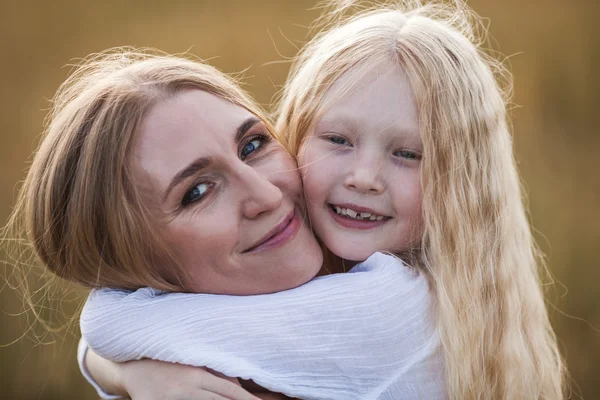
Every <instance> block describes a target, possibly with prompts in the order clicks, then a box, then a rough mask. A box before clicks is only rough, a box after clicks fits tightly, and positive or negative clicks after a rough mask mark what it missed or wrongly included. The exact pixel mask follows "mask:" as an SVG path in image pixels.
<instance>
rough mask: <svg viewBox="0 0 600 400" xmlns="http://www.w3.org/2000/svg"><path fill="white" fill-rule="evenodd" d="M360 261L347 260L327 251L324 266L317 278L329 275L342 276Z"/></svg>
mask: <svg viewBox="0 0 600 400" xmlns="http://www.w3.org/2000/svg"><path fill="white" fill-rule="evenodd" d="M358 263H359V261H351V260H345V259H343V258H341V257H338V256H336V255H335V254H333V253H331V252H329V251H326V252H325V254H324V259H323V266H322V267H321V270H320V271H319V274H318V275H317V276H322V275H329V274H341V273H344V272H348V271H350V269H352V267H354V266H355V265H356V264H358Z"/></svg>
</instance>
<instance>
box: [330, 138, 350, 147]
mask: <svg viewBox="0 0 600 400" xmlns="http://www.w3.org/2000/svg"><path fill="white" fill-rule="evenodd" d="M327 139H328V140H329V141H330V142H331V143H335V144H341V145H342V146H348V145H350V142H349V141H348V140H346V139H345V138H343V137H341V136H334V135H331V136H327Z"/></svg>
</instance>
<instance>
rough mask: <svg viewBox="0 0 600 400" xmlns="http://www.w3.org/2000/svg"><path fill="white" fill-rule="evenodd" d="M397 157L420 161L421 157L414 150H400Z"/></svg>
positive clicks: (396, 153) (396, 154)
mask: <svg viewBox="0 0 600 400" xmlns="http://www.w3.org/2000/svg"><path fill="white" fill-rule="evenodd" d="M394 155H395V156H396V157H401V158H406V159H408V160H419V159H420V158H421V155H420V154H419V153H417V152H416V151H412V150H400V151H397V152H395V153H394Z"/></svg>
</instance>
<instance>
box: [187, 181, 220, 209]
mask: <svg viewBox="0 0 600 400" xmlns="http://www.w3.org/2000/svg"><path fill="white" fill-rule="evenodd" d="M213 186H214V184H213V183H210V182H201V183H198V184H195V186H194V187H192V188H191V189H190V190H188V191H187V192H186V193H185V195H184V196H183V199H181V206H182V207H185V206H188V205H190V204H191V203H195V202H198V201H200V200H202V199H203V198H204V197H205V196H206V195H207V193H208V191H209V190H210V189H211V188H212V187H213Z"/></svg>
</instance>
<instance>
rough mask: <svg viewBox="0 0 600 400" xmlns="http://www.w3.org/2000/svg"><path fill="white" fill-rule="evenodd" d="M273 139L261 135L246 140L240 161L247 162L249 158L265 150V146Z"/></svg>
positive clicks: (241, 148) (242, 146) (241, 150)
mask: <svg viewBox="0 0 600 400" xmlns="http://www.w3.org/2000/svg"><path fill="white" fill-rule="evenodd" d="M271 139H272V138H271V136H270V135H268V134H265V133H259V134H257V135H252V136H250V137H249V138H248V139H246V140H244V141H243V142H242V145H241V146H240V160H242V161H245V160H246V158H247V157H250V156H252V155H254V154H255V153H257V152H260V151H261V150H263V149H264V147H265V145H266V144H267V143H269V142H270V141H271Z"/></svg>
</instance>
